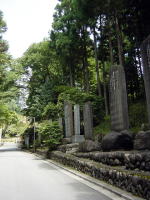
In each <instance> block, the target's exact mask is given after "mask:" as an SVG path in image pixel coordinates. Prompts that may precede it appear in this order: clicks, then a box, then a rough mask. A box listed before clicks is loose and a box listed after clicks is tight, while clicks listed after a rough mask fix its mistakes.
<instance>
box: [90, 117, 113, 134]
mask: <svg viewBox="0 0 150 200" xmlns="http://www.w3.org/2000/svg"><path fill="white" fill-rule="evenodd" d="M110 131H111V129H110V116H105V118H104V120H103V121H101V123H100V124H99V125H98V126H96V127H95V128H94V135H95V136H96V135H99V134H101V135H102V136H104V135H105V134H107V133H109V132H110Z"/></svg>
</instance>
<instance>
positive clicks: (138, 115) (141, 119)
mask: <svg viewBox="0 0 150 200" xmlns="http://www.w3.org/2000/svg"><path fill="white" fill-rule="evenodd" d="M129 120H130V127H131V130H133V131H134V132H135V131H136V132H137V131H138V130H139V129H140V128H141V125H142V124H143V123H144V124H145V123H147V120H148V118H147V108H146V105H145V102H138V103H135V104H132V105H131V106H130V107H129Z"/></svg>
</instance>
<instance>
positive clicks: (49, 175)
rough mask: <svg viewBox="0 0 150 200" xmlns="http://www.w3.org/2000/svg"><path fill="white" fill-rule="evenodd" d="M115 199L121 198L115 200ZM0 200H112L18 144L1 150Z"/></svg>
mask: <svg viewBox="0 0 150 200" xmlns="http://www.w3.org/2000/svg"><path fill="white" fill-rule="evenodd" d="M93 185H94V184H93ZM101 190H102V189H101ZM112 196H113V194H112ZM112 196H111V197H112ZM114 199H115V200H121V199H122V198H119V197H114ZM0 200H110V198H109V197H107V196H105V195H104V194H103V193H101V192H100V191H98V190H95V189H93V188H91V187H89V186H88V185H87V184H84V181H80V178H76V177H75V175H71V173H69V172H68V173H67V172H65V170H62V169H59V168H58V167H55V165H53V164H51V163H49V162H48V161H44V160H42V159H40V158H38V157H36V156H34V155H32V154H30V153H26V152H22V151H20V150H19V149H18V148H17V146H16V144H13V143H6V144H4V146H2V147H0ZM122 200H123V199H122Z"/></svg>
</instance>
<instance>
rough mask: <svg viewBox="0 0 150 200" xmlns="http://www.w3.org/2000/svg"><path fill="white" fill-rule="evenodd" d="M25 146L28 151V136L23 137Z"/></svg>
mask: <svg viewBox="0 0 150 200" xmlns="http://www.w3.org/2000/svg"><path fill="white" fill-rule="evenodd" d="M25 145H26V147H27V149H29V145H30V144H29V135H25Z"/></svg>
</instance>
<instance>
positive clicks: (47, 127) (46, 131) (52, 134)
mask: <svg viewBox="0 0 150 200" xmlns="http://www.w3.org/2000/svg"><path fill="white" fill-rule="evenodd" d="M38 132H39V133H40V134H41V137H42V141H43V142H44V143H45V144H46V145H47V146H48V147H49V149H50V150H53V149H55V148H56V147H57V145H58V144H60V142H61V139H62V138H63V135H62V131H61V129H60V127H59V125H58V122H56V121H54V122H49V121H43V122H42V123H40V124H39V127H38Z"/></svg>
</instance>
